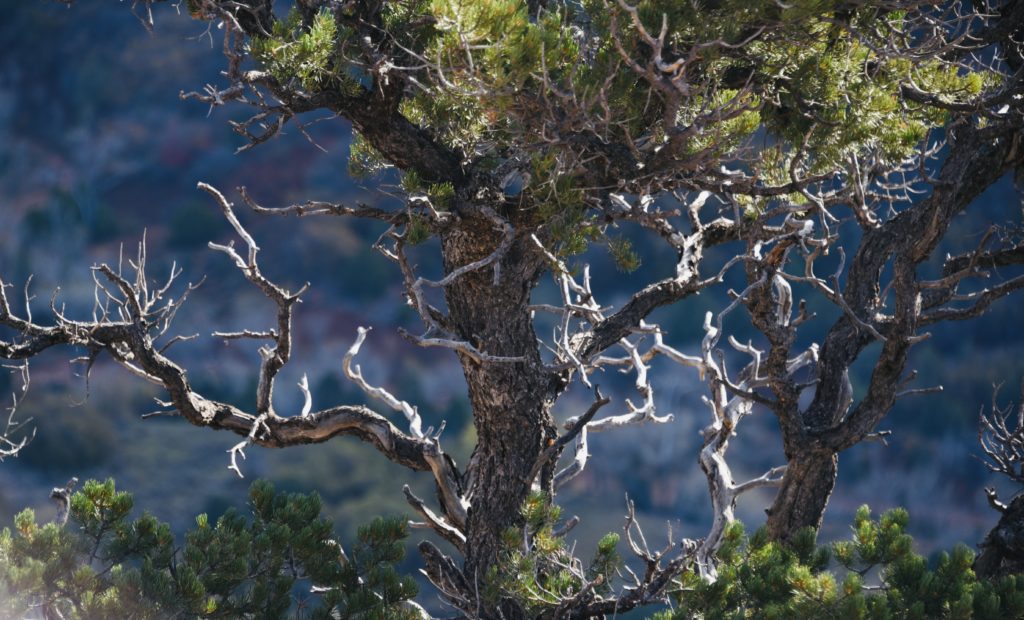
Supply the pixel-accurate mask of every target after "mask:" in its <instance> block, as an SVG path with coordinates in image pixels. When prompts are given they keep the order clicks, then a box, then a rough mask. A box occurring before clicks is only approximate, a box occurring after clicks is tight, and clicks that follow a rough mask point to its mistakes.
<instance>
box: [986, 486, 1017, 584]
mask: <svg viewBox="0 0 1024 620" xmlns="http://www.w3.org/2000/svg"><path fill="white" fill-rule="evenodd" d="M979 547H980V548H981V553H979V554H978V557H977V558H976V559H975V560H974V571H975V572H976V573H977V574H978V576H979V577H989V578H995V577H1002V576H1003V575H1010V574H1020V573H1024V495H1018V496H1017V497H1015V498H1014V499H1013V501H1012V502H1010V505H1009V506H1006V507H1005V508H1004V509H1003V511H1002V516H1001V517H1000V518H999V523H998V524H996V526H995V527H994V528H992V531H991V532H989V533H988V536H986V537H985V540H984V541H983V542H982V543H981V544H980V545H979Z"/></svg>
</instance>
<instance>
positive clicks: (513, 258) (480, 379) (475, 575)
mask: <svg viewBox="0 0 1024 620" xmlns="http://www.w3.org/2000/svg"><path fill="white" fill-rule="evenodd" d="M488 226H489V222H483V223H481V229H480V230H470V229H467V227H465V226H460V227H458V228H454V229H452V230H451V231H450V232H449V233H447V234H446V235H444V237H443V239H442V244H443V255H444V263H445V270H446V271H447V272H449V273H450V272H451V271H452V270H453V269H457V268H458V267H460V266H462V265H465V264H468V263H470V262H472V261H475V260H479V259H481V258H483V257H485V256H487V255H488V254H490V253H491V252H493V251H494V249H495V248H496V247H497V245H498V236H497V235H496V234H493V233H490V232H489V231H488V230H487V227H488ZM542 267H543V262H542V259H541V257H539V256H538V253H537V251H536V248H535V247H534V246H533V245H532V244H531V242H530V241H529V239H528V238H526V239H524V238H517V239H515V240H514V241H513V243H512V245H511V247H510V249H509V251H508V252H507V253H506V254H505V255H504V256H503V257H502V259H501V260H500V262H499V269H497V270H496V271H495V270H492V269H481V270H477V271H474V272H470V273H467V274H465V275H464V276H462V277H461V278H459V279H458V280H456V282H455V283H454V284H453V285H452V286H449V287H448V288H447V289H446V301H447V304H448V311H449V316H448V320H449V322H450V327H451V329H452V331H453V332H454V333H455V334H456V335H457V336H458V337H460V338H463V339H465V340H467V341H469V342H470V344H472V345H473V346H475V347H476V348H477V349H479V350H480V351H483V352H485V353H486V354H488V355H496V356H504V357H522V358H524V361H522V362H514V363H509V362H500V363H494V362H483V363H481V362H480V361H478V360H475V359H473V358H472V357H470V356H467V355H464V354H460V361H461V364H462V368H463V372H464V374H465V377H466V383H467V385H468V391H469V400H470V404H471V406H472V410H473V423H474V426H475V428H476V432H477V445H476V448H475V450H474V453H473V455H472V457H471V460H470V463H469V466H468V469H467V471H466V482H467V489H468V493H469V496H468V497H467V499H468V500H469V501H470V504H471V507H470V509H469V514H468V522H467V531H466V539H467V544H466V557H465V567H464V574H465V576H466V578H467V580H473V581H477V582H478V583H479V582H482V580H483V579H484V577H485V574H484V573H485V571H486V570H487V569H488V567H491V566H493V565H494V560H495V557H496V555H497V553H498V551H499V547H500V541H501V533H502V532H503V531H504V530H505V529H506V528H508V527H510V526H514V525H518V524H519V523H520V520H521V517H520V512H521V510H522V506H523V502H524V501H525V500H526V498H527V496H528V494H529V492H530V488H531V485H532V483H533V481H532V480H530V479H529V475H530V472H531V471H532V470H533V467H534V464H535V463H536V462H537V459H538V458H539V456H540V454H541V452H542V451H543V450H544V448H545V446H546V445H547V442H548V441H551V440H553V439H554V437H555V435H556V433H555V426H554V421H553V419H552V417H551V413H550V411H549V406H550V403H548V402H546V399H545V393H546V387H547V385H546V383H547V380H548V375H547V374H546V373H544V372H543V365H542V363H541V359H540V353H539V351H538V347H537V335H536V333H535V331H534V327H533V320H532V317H531V315H530V310H529V308H528V305H529V302H530V293H531V291H532V289H533V287H534V286H535V284H536V282H537V278H538V277H539V274H540V271H541V268H542Z"/></svg>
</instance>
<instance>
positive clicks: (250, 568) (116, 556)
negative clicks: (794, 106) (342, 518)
mask: <svg viewBox="0 0 1024 620" xmlns="http://www.w3.org/2000/svg"><path fill="white" fill-rule="evenodd" d="M132 507H133V500H132V496H131V495H130V494H128V493H125V492H118V491H117V490H116V489H115V486H114V482H113V480H107V481H106V482H97V481H94V480H90V481H89V482H87V483H86V484H85V486H84V488H83V489H82V490H81V491H79V492H77V493H75V494H74V495H73V496H72V497H71V501H70V519H69V521H68V523H67V524H66V525H64V526H61V525H59V524H56V523H48V524H40V523H38V522H37V521H36V518H35V514H34V513H33V511H32V510H25V511H23V512H21V513H19V514H18V515H17V517H15V522H14V529H13V531H12V530H11V529H7V528H5V529H4V530H3V532H2V533H0V614H2V615H3V616H4V617H12V618H13V617H21V616H22V615H24V614H25V613H27V611H28V610H41V611H42V613H43V614H44V615H45V614H49V615H47V616H46V617H62V618H68V619H72V618H74V619H81V620H86V619H96V620H99V619H108V618H109V619H114V618H118V619H123V618H185V617H188V618H267V619H270V618H287V617H295V618H299V617H301V618H319V619H322V620H327V619H329V618H330V619H339V618H374V619H385V618H387V619H392V618H394V619H405V618H410V619H411V618H417V617H418V615H417V614H416V613H415V611H414V610H413V609H411V608H409V607H407V606H405V605H404V602H405V601H408V600H409V599H411V598H412V597H413V596H415V594H416V585H415V583H414V582H413V581H412V580H411V579H410V578H408V577H400V576H399V575H398V574H397V572H396V571H395V569H394V564H396V563H398V562H400V561H401V560H402V558H403V555H404V548H403V546H402V544H401V541H402V539H404V538H405V537H406V536H407V534H408V532H407V529H406V525H405V523H404V522H403V521H401V520H397V519H392V520H388V519H375V520H374V521H373V522H372V523H370V524H369V525H366V526H364V527H362V528H360V529H359V534H358V542H357V544H356V545H355V546H354V547H353V548H352V549H351V550H350V552H349V554H347V555H346V554H345V553H344V552H343V551H342V547H341V546H340V545H339V544H338V542H336V541H335V539H334V532H333V523H332V522H331V521H330V520H329V519H325V518H323V517H322V516H321V515H320V510H321V503H320V498H319V497H318V496H317V495H316V494H309V495H301V494H284V493H275V492H274V487H273V486H272V485H271V484H270V483H268V482H259V481H258V482H255V483H254V484H253V485H252V487H251V488H250V490H249V511H250V516H249V517H248V518H246V517H243V516H241V515H240V514H238V513H237V512H236V511H235V510H233V509H229V510H228V511H227V512H226V513H225V514H224V515H223V516H221V517H220V518H219V519H218V520H217V522H216V524H214V523H211V522H210V520H209V519H208V518H207V516H206V515H205V514H201V515H199V516H198V517H196V522H195V527H194V528H192V529H191V530H189V531H188V532H187V533H186V535H185V542H184V544H183V545H182V544H180V543H176V542H175V540H174V537H173V536H172V534H171V530H170V527H169V526H168V525H167V524H165V523H161V522H160V521H158V520H157V519H156V518H155V517H154V516H152V515H150V514H149V513H144V514H143V515H142V516H141V517H139V518H137V519H134V520H132V519H130V518H129V514H130V513H131V511H132Z"/></svg>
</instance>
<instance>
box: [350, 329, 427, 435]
mask: <svg viewBox="0 0 1024 620" xmlns="http://www.w3.org/2000/svg"><path fill="white" fill-rule="evenodd" d="M370 329H371V328H369V327H359V328H357V336H356V341H355V342H354V343H352V346H351V347H349V349H348V352H347V353H345V357H344V359H343V360H342V362H341V367H342V369H343V370H344V372H345V376H346V377H348V379H349V380H351V381H352V382H353V383H355V384H356V385H357V386H359V389H361V390H363V391H364V392H366V393H367V394H368V395H369V396H371V397H373V398H376V399H378V400H380V401H382V402H383V403H384V404H385V405H387V406H388V407H390V408H391V409H394V410H395V411H398V412H400V413H401V414H402V415H404V416H405V419H406V421H407V422H408V423H409V432H410V433H412V435H413V436H414V437H417V438H422V437H423V424H422V421H421V419H420V414H419V412H418V411H417V410H416V407H413V406H412V405H410V404H409V403H408V402H406V401H404V400H399V399H398V398H395V396H394V395H393V394H391V393H390V392H388V391H387V390H385V389H384V388H380V387H374V386H372V385H370V384H369V383H367V382H366V380H365V379H364V378H363V373H362V370H361V369H360V367H359V364H356V365H355V367H353V366H352V360H353V359H354V358H355V356H356V355H357V354H358V353H359V349H360V347H362V346H363V342H364V341H365V340H366V334H367V333H369V331H370Z"/></svg>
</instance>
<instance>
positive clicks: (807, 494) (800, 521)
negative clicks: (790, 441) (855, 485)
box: [766, 452, 839, 541]
mask: <svg viewBox="0 0 1024 620" xmlns="http://www.w3.org/2000/svg"><path fill="white" fill-rule="evenodd" d="M838 464H839V455H837V454H835V453H827V452H826V453H820V452H806V453H798V454H796V455H794V456H793V457H792V458H790V459H789V463H788V465H787V467H786V474H785V476H784V477H783V482H782V486H781V487H780V488H779V493H778V495H776V496H775V501H774V502H772V505H771V507H770V508H768V510H767V511H766V512H767V513H768V523H767V525H768V534H769V536H771V537H772V539H774V540H781V541H788V540H789V539H790V538H792V536H793V535H794V534H796V533H797V532H798V531H800V530H801V529H803V528H805V527H813V528H814V529H818V528H820V527H821V519H822V516H823V515H824V514H825V507H826V506H827V505H828V500H829V497H830V496H831V495H832V489H833V488H835V485H836V474H837V472H838Z"/></svg>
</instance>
